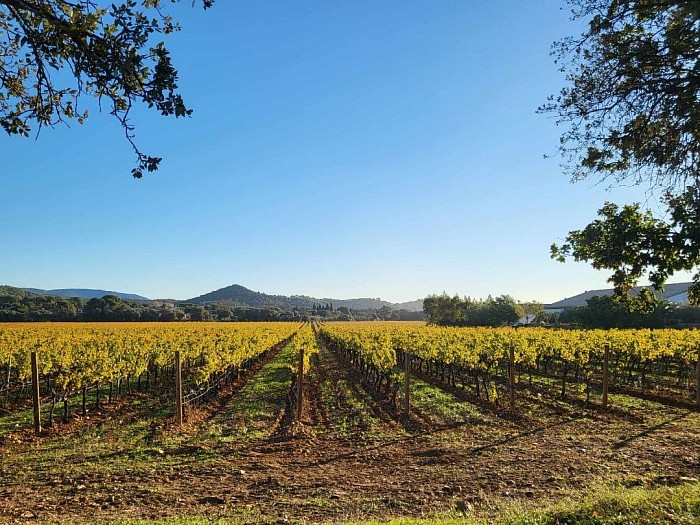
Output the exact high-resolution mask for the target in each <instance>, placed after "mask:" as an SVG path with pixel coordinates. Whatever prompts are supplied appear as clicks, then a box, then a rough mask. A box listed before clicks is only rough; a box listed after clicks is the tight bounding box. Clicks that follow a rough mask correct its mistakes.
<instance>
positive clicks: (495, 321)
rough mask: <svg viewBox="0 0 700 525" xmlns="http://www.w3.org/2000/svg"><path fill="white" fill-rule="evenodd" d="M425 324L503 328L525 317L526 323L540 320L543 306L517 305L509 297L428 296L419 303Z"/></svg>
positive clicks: (536, 304) (540, 304) (539, 304)
mask: <svg viewBox="0 0 700 525" xmlns="http://www.w3.org/2000/svg"><path fill="white" fill-rule="evenodd" d="M423 311H424V312H425V314H426V315H427V321H428V323H429V324H435V325H439V326H506V325H512V324H515V323H517V322H518V321H519V320H520V319H521V318H523V317H525V316H528V318H527V320H526V323H528V324H530V323H538V322H541V321H543V320H544V319H543V316H544V305H543V304H542V303H537V302H534V301H532V302H527V303H518V302H517V301H516V300H515V299H513V298H512V297H511V296H510V295H500V296H498V297H496V298H493V297H491V296H488V297H487V298H486V299H472V298H471V297H464V298H460V297H459V296H458V295H455V296H449V295H447V294H445V293H443V294H442V295H431V296H428V297H426V298H425V300H424V301H423Z"/></svg>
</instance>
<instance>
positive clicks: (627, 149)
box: [540, 0, 700, 306]
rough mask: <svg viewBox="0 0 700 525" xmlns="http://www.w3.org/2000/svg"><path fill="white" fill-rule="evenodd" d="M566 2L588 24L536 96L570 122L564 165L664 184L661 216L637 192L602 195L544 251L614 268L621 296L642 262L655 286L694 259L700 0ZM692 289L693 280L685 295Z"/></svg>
mask: <svg viewBox="0 0 700 525" xmlns="http://www.w3.org/2000/svg"><path fill="white" fill-rule="evenodd" d="M569 3H570V4H571V5H572V7H573V11H574V18H577V19H584V20H587V21H588V29H587V31H586V32H585V33H584V34H583V35H581V36H580V37H579V38H566V39H564V40H561V41H560V42H557V43H556V44H555V46H554V55H555V57H556V59H557V61H558V62H559V63H560V64H561V65H562V71H564V72H566V73H567V82H568V85H567V86H566V87H565V88H564V89H562V91H561V92H560V94H559V95H558V96H556V97H551V98H550V100H549V102H548V103H547V104H546V105H545V106H543V107H542V108H540V109H541V111H543V112H546V113H551V114H554V115H555V116H556V117H557V120H558V123H559V124H562V125H565V126H566V127H567V129H566V131H565V132H564V134H563V135H562V137H561V142H560V152H561V154H562V156H563V157H564V159H565V169H566V170H567V171H568V173H569V175H570V176H571V177H572V179H573V180H575V181H576V180H581V179H584V178H587V177H591V176H593V177H596V178H599V179H603V180H610V179H611V180H612V181H613V182H617V183H619V182H623V181H624V182H633V183H635V184H641V183H645V184H648V185H649V187H650V188H651V189H652V190H654V191H657V192H660V194H662V195H663V197H662V199H661V200H662V205H663V206H664V207H665V208H666V209H667V212H668V213H667V215H668V219H657V218H655V217H654V216H653V215H652V214H651V213H649V212H646V211H642V210H641V209H640V205H639V204H634V205H628V206H622V207H619V206H616V205H614V204H610V203H606V204H605V206H603V208H601V210H600V211H599V217H600V218H599V219H597V220H596V221H594V222H592V223H591V224H589V225H588V226H586V227H585V228H584V229H582V230H576V231H572V232H570V233H569V235H568V237H567V238H566V241H565V243H564V244H563V245H562V246H553V247H552V256H553V257H555V258H557V259H560V260H563V259H564V258H565V257H568V256H573V257H574V258H575V259H576V260H583V261H589V262H591V263H592V264H593V266H594V267H595V268H600V269H610V270H613V274H612V276H611V278H610V279H609V280H610V281H611V282H612V283H613V284H614V285H615V288H616V291H617V293H618V296H620V297H622V296H623V295H624V293H625V292H627V291H628V290H629V289H630V288H631V287H632V286H633V285H634V284H636V282H637V280H638V279H639V278H640V277H642V276H644V275H646V274H647V273H648V275H649V278H650V281H651V283H652V285H653V286H654V287H655V288H657V289H659V288H661V287H662V286H663V284H664V282H665V281H666V279H667V278H668V277H669V276H670V275H673V273H674V272H677V271H680V270H693V269H694V268H696V267H697V266H698V263H699V262H700V257H699V254H698V244H700V222H699V219H698V211H699V210H700V2H698V1H690V0H569ZM699 280H700V275H697V276H696V282H697V281H699ZM699 296H700V287H698V286H696V287H694V288H693V290H691V293H690V297H691V299H692V300H697V299H698V298H699ZM647 297H648V296H647ZM647 306H649V304H648V305H647Z"/></svg>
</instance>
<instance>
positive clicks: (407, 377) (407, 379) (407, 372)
mask: <svg viewBox="0 0 700 525" xmlns="http://www.w3.org/2000/svg"><path fill="white" fill-rule="evenodd" d="M404 362H405V363H404V365H405V369H404V386H405V389H406V393H405V395H404V409H405V410H406V415H407V416H408V415H410V413H411V354H409V353H408V352H404Z"/></svg>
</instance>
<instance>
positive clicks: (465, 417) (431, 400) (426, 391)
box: [411, 377, 486, 424]
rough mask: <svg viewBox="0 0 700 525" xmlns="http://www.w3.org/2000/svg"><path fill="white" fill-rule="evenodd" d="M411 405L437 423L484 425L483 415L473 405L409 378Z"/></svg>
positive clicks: (437, 388) (416, 379)
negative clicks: (466, 422) (431, 417)
mask: <svg viewBox="0 0 700 525" xmlns="http://www.w3.org/2000/svg"><path fill="white" fill-rule="evenodd" d="M411 404H412V405H413V406H415V407H416V408H418V409H419V410H421V411H422V412H424V413H427V414H428V415H430V416H433V417H434V419H436V420H437V421H438V422H439V423H444V424H453V423H463V422H465V421H469V422H471V423H486V419H485V417H484V413H483V412H482V411H481V410H479V408H478V407H476V406H475V405H473V404H471V403H469V402H467V401H462V400H461V399H458V398H457V397H455V396H454V395H452V394H450V393H449V392H446V391H445V390H443V389H441V388H439V387H436V386H433V385H431V384H429V383H426V382H425V381H422V380H420V379H418V378H416V377H411Z"/></svg>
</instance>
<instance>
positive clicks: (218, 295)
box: [183, 284, 423, 312]
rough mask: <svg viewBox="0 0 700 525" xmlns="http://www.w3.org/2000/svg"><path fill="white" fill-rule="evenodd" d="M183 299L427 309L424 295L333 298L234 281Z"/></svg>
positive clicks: (262, 305)
mask: <svg viewBox="0 0 700 525" xmlns="http://www.w3.org/2000/svg"><path fill="white" fill-rule="evenodd" d="M183 302H186V303H193V304H205V303H215V302H223V303H228V304H232V305H236V306H250V307H253V308H274V307H277V308H283V309H289V308H295V307H296V308H310V307H311V306H313V305H314V304H321V305H326V304H333V307H334V308H340V307H345V308H352V309H355V310H363V309H375V310H378V309H380V308H383V307H388V308H392V309H395V310H399V309H405V310H410V311H415V312H418V311H422V310H423V301H422V299H421V300H417V301H410V302H408V303H397V304H394V303H390V302H389V301H383V300H381V299H379V298H377V299H373V298H359V299H331V298H327V297H326V298H321V299H319V298H316V297H309V296H306V295H292V296H286V295H269V294H265V293H262V292H255V291H253V290H249V289H248V288H246V287H244V286H241V285H240V284H232V285H231V286H226V287H225V288H220V289H219V290H215V291H213V292H209V293H206V294H204V295H200V296H198V297H193V298H192V299H187V300H186V301H183Z"/></svg>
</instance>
